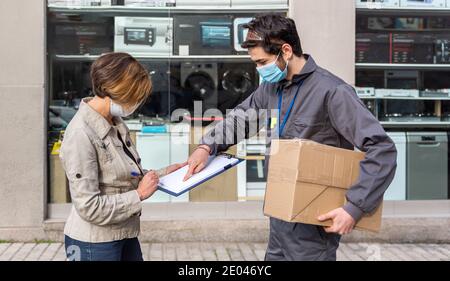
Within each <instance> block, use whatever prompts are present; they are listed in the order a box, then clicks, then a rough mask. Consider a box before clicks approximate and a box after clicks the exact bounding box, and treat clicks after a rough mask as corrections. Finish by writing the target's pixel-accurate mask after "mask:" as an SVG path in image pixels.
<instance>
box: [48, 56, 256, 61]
mask: <svg viewBox="0 0 450 281" xmlns="http://www.w3.org/2000/svg"><path fill="white" fill-rule="evenodd" d="M98 57H99V55H54V56H52V58H53V60H55V61H94V60H96V59H97V58H98ZM134 57H135V58H136V59H138V60H192V59H196V60H217V59H220V60H232V61H233V60H238V61H242V60H249V59H250V56H249V55H214V56H140V55H137V56H134Z"/></svg>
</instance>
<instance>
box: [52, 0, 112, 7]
mask: <svg viewBox="0 0 450 281" xmlns="http://www.w3.org/2000/svg"><path fill="white" fill-rule="evenodd" d="M112 1H115V0H112ZM48 5H49V6H53V7H64V6H68V7H73V6H78V7H99V6H111V0H48Z"/></svg>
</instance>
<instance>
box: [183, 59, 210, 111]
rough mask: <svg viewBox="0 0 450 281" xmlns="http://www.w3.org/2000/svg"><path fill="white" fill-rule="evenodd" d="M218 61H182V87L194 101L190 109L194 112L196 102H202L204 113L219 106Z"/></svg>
mask: <svg viewBox="0 0 450 281" xmlns="http://www.w3.org/2000/svg"><path fill="white" fill-rule="evenodd" d="M218 77H219V74H218V67H217V63H195V62H193V63H190V62H186V63H182V64H181V69H180V81H181V87H182V88H183V90H184V91H185V95H186V96H189V97H190V100H191V101H192V103H191V105H190V107H189V110H190V111H191V112H194V102H197V103H199V104H201V106H202V110H201V112H198V113H202V114H203V113H204V112H205V111H207V110H208V109H215V108H217V101H218V96H217V88H218V86H219V79H218ZM195 117H201V116H195Z"/></svg>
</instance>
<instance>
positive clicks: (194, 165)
mask: <svg viewBox="0 0 450 281" xmlns="http://www.w3.org/2000/svg"><path fill="white" fill-rule="evenodd" d="M210 153H211V149H210V148H209V146H207V145H200V146H199V147H198V148H197V149H196V150H195V151H194V152H193V153H192V155H191V157H189V160H188V164H189V170H188V172H187V174H186V175H185V176H184V179H183V181H187V180H188V179H189V178H191V177H192V176H193V175H194V174H197V173H199V172H200V171H201V170H203V169H204V168H205V167H206V164H207V162H208V158H209V155H210Z"/></svg>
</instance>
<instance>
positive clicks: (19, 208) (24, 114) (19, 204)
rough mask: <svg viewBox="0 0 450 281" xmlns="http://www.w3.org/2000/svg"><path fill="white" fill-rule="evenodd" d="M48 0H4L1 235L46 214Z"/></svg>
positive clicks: (0, 22) (0, 19) (0, 32)
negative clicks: (46, 46)
mask: <svg viewBox="0 0 450 281" xmlns="http://www.w3.org/2000/svg"><path fill="white" fill-rule="evenodd" d="M44 3H45V1H44V0H1V1H0V36H1V41H0V124H1V126H0V130H1V131H0V132H1V133H0V234H1V230H2V229H5V228H11V227H22V228H24V229H26V228H33V227H42V221H43V218H44V212H45V208H44V202H45V200H44V197H45V182H46V175H45V170H46V156H45V148H46V145H47V143H46V134H45V130H46V129H45V118H44V116H45V112H46V110H45V106H44V102H45V88H44V87H45V4H44ZM0 236H1V235H0ZM0 238H1V237H0ZM13 238H14V237H12V239H13Z"/></svg>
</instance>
